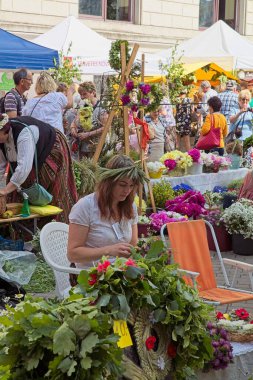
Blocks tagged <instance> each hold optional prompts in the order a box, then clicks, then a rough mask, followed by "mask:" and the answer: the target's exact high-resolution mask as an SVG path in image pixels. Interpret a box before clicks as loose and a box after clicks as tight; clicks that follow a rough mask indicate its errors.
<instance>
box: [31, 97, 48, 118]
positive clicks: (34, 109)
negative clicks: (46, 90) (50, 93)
mask: <svg viewBox="0 0 253 380" xmlns="http://www.w3.org/2000/svg"><path fill="white" fill-rule="evenodd" d="M46 95H47V94H44V95H43V96H41V97H40V98H39V100H38V101H37V102H36V103H35V106H34V107H33V109H32V112H31V113H30V115H29V116H32V113H33V111H34V110H35V108H36V107H37V105H38V104H39V102H40V101H41V99H42V98H44V96H46Z"/></svg>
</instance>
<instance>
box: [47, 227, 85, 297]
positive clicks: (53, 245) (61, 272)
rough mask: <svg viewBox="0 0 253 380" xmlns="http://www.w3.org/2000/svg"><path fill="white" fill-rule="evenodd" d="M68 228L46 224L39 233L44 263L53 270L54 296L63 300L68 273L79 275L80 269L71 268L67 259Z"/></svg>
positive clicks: (66, 287) (66, 289) (66, 288)
mask: <svg viewBox="0 0 253 380" xmlns="http://www.w3.org/2000/svg"><path fill="white" fill-rule="evenodd" d="M68 232H69V226H68V225H67V224H65V223H59V222H51V223H48V224H46V225H45V226H44V227H43V228H42V230H41V233H40V246H41V251H42V254H43V256H44V259H45V261H46V262H47V263H48V265H49V266H50V267H51V268H52V269H53V272H54V276H55V283H56V288H55V291H56V294H57V297H59V298H64V297H65V296H66V295H67V294H68V291H69V290H70V283H69V273H73V274H79V273H80V272H81V270H82V269H79V268H71V267H70V262H69V260H68V258H67V246H68Z"/></svg>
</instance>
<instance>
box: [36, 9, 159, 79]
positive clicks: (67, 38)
mask: <svg viewBox="0 0 253 380" xmlns="http://www.w3.org/2000/svg"><path fill="white" fill-rule="evenodd" d="M33 42H35V43H37V44H39V45H42V46H46V47H50V48H51V49H55V50H58V51H59V52H60V51H62V52H63V55H64V56H68V57H71V58H72V59H73V62H74V63H75V64H77V65H78V66H79V68H80V71H81V73H82V74H87V75H102V74H107V73H108V74H113V73H114V71H113V70H112V69H111V68H110V65H109V62H108V58H109V51H110V48H111V42H112V41H111V40H108V39H107V38H105V37H103V36H101V35H100V34H98V33H96V32H94V31H93V30H92V29H90V28H89V27H88V26H86V25H85V24H83V23H82V22H80V21H79V20H77V19H76V18H75V17H74V16H70V17H68V18H66V19H65V20H63V21H62V22H60V23H59V24H57V25H56V26H54V27H53V28H52V29H50V30H49V31H48V32H46V33H44V34H42V35H40V36H38V37H36V38H35V39H33ZM69 47H70V52H69V53H68V49H69ZM137 57H138V59H139V60H140V59H141V54H140V53H138V55H137ZM145 62H146V70H145V74H147V75H157V74H160V71H159V69H158V68H157V69H156V62H157V57H155V56H154V54H146V55H145ZM153 62H154V63H153ZM149 63H151V66H149ZM149 67H150V69H149ZM153 67H155V69H153Z"/></svg>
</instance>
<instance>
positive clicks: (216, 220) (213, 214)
mask: <svg viewBox="0 0 253 380" xmlns="http://www.w3.org/2000/svg"><path fill="white" fill-rule="evenodd" d="M222 215H223V210H221V209H217V210H208V211H207V212H206V214H205V215H203V219H205V220H206V221H207V222H209V223H211V224H212V226H220V224H221V221H222Z"/></svg>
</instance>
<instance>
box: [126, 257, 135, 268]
mask: <svg viewBox="0 0 253 380" xmlns="http://www.w3.org/2000/svg"><path fill="white" fill-rule="evenodd" d="M125 265H127V266H128V267H137V264H136V262H135V261H134V260H133V259H128V260H127V261H126V262H125Z"/></svg>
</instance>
